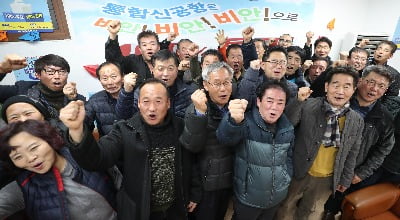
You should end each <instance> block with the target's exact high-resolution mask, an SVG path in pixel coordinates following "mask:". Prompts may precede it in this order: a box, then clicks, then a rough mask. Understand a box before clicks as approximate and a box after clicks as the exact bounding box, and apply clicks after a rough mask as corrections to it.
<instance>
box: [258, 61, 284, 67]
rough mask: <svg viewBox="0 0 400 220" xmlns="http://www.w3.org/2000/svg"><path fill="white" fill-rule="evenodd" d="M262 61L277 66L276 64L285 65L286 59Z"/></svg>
mask: <svg viewBox="0 0 400 220" xmlns="http://www.w3.org/2000/svg"><path fill="white" fill-rule="evenodd" d="M264 62H267V63H270V64H271V65H273V66H277V65H278V64H279V65H281V66H286V64H287V61H286V60H279V61H278V60H266V61H264Z"/></svg>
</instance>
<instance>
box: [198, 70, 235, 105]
mask: <svg viewBox="0 0 400 220" xmlns="http://www.w3.org/2000/svg"><path fill="white" fill-rule="evenodd" d="M231 81H232V76H230V75H229V72H228V70H227V69H225V68H221V69H219V70H218V71H217V72H214V73H211V74H210V75H209V76H208V81H203V86H204V89H205V90H206V91H208V95H209V96H210V98H211V101H212V102H214V103H215V104H216V105H218V106H219V107H223V106H225V105H226V103H228V102H229V98H230V96H231V93H232V83H231ZM224 84H226V85H224ZM216 85H219V86H216Z"/></svg>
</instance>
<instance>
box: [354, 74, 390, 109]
mask: <svg viewBox="0 0 400 220" xmlns="http://www.w3.org/2000/svg"><path fill="white" fill-rule="evenodd" d="M388 87H389V80H388V79H387V78H386V77H384V76H382V75H379V74H376V73H374V72H370V73H369V74H368V75H367V76H366V77H364V78H361V80H360V82H359V83H358V85H357V100H358V103H359V104H360V106H369V105H371V104H372V103H374V102H375V101H376V100H378V99H379V98H381V97H382V96H383V95H384V94H385V92H386V90H387V88H388Z"/></svg>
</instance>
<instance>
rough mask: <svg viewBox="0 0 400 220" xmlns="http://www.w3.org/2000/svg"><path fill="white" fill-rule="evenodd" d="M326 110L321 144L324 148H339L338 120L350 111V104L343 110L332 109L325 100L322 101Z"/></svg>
mask: <svg viewBox="0 0 400 220" xmlns="http://www.w3.org/2000/svg"><path fill="white" fill-rule="evenodd" d="M324 106H325V109H326V112H325V114H326V117H327V118H328V121H327V125H326V130H325V133H324V136H323V138H322V143H323V144H324V145H325V147H331V146H333V147H339V144H340V130H339V122H338V119H339V118H340V117H342V116H343V115H344V114H345V113H346V112H348V111H349V109H350V103H346V104H345V105H344V106H343V108H340V109H338V108H334V107H332V106H331V105H330V104H329V103H328V102H327V101H326V100H325V101H324Z"/></svg>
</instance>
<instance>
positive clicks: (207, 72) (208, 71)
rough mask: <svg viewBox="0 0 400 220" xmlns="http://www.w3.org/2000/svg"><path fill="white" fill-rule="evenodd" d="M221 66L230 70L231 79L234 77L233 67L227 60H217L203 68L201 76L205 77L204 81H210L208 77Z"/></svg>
mask: <svg viewBox="0 0 400 220" xmlns="http://www.w3.org/2000/svg"><path fill="white" fill-rule="evenodd" d="M221 68H225V69H226V70H228V73H229V76H230V77H231V79H232V78H233V69H232V68H231V67H230V66H229V65H228V64H227V63H225V62H216V63H212V64H210V65H208V66H207V67H206V68H204V69H203V71H202V73H201V76H202V77H203V80H204V81H208V78H209V76H210V74H211V73H216V72H217V71H218V70H220V69H221Z"/></svg>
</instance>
